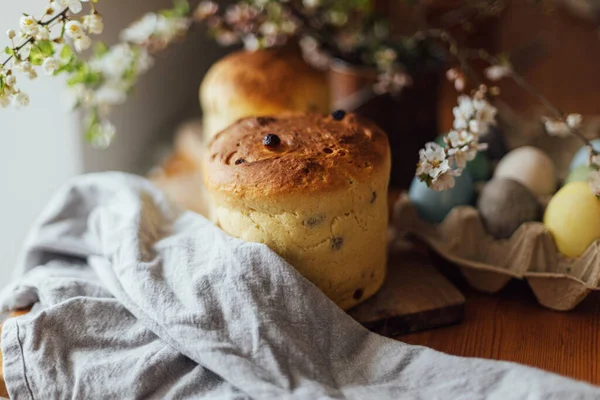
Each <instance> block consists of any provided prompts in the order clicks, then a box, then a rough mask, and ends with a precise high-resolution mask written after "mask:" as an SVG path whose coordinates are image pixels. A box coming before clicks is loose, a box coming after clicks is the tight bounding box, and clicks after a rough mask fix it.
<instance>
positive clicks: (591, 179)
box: [588, 170, 600, 197]
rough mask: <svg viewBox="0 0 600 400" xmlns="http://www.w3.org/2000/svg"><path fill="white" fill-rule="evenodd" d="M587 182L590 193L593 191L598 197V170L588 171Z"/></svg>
mask: <svg viewBox="0 0 600 400" xmlns="http://www.w3.org/2000/svg"><path fill="white" fill-rule="evenodd" d="M588 184H589V185H590V189H591V190H592V193H594V195H595V196H596V197H600V170H592V171H590V172H589V175H588Z"/></svg>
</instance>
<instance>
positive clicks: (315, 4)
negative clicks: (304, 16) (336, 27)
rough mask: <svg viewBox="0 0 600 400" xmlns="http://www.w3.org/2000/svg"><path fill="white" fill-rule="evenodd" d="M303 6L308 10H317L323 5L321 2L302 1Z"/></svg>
mask: <svg viewBox="0 0 600 400" xmlns="http://www.w3.org/2000/svg"><path fill="white" fill-rule="evenodd" d="M302 4H304V7H306V8H316V7H319V6H320V5H321V0H302Z"/></svg>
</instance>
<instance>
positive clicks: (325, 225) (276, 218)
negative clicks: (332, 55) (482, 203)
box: [203, 112, 390, 309]
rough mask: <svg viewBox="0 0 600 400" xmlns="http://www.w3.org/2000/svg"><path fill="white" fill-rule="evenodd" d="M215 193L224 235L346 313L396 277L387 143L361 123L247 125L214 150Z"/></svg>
mask: <svg viewBox="0 0 600 400" xmlns="http://www.w3.org/2000/svg"><path fill="white" fill-rule="evenodd" d="M203 174H204V177H205V178H204V179H205V182H206V187H207V189H208V191H209V193H210V195H211V197H212V198H213V201H212V203H213V206H214V216H215V219H216V222H217V223H218V224H219V225H220V226H221V228H222V229H223V230H225V231H226V232H228V233H229V234H231V235H233V236H237V237H239V238H242V239H244V240H247V241H253V242H261V243H266V244H267V245H268V246H269V247H271V248H272V249H273V250H274V251H275V252H277V253H278V254H279V255H280V256H282V257H283V258H284V259H286V260H287V261H288V262H289V263H290V264H292V265H293V266H294V267H296V269H298V271H300V273H301V274H302V275H304V276H305V277H306V278H308V279H309V280H310V281H312V282H313V283H314V284H315V285H316V286H318V287H319V288H320V289H321V290H322V291H323V292H325V294H327V296H329V297H330V298H331V299H332V300H333V301H334V302H335V303H337V304H338V305H339V306H340V307H342V308H343V309H348V308H350V307H352V306H354V305H356V304H358V303H360V302H362V301H363V300H365V299H367V298H369V297H370V296H372V295H373V294H374V293H375V292H377V290H378V289H379V288H380V287H381V285H382V283H383V281H384V278H385V271H386V232H387V221H388V208H387V189H388V181H389V174H390V149H389V144H388V139H387V136H386V134H385V133H384V132H383V131H382V130H381V129H379V128H378V127H377V126H375V125H374V124H372V123H371V122H369V121H366V120H362V119H359V117H357V116H356V115H353V114H348V115H344V113H343V112H336V113H334V114H332V115H331V116H326V117H323V116H321V115H295V116H285V117H258V118H247V119H243V120H240V121H238V122H237V123H235V124H233V125H231V126H230V127H228V128H227V129H225V130H224V131H221V132H220V133H219V134H217V135H216V136H215V137H214V138H213V140H212V141H211V142H209V143H208V148H207V153H206V160H205V167H204V168H203Z"/></svg>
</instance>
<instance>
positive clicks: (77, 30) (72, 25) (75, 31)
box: [65, 20, 85, 39]
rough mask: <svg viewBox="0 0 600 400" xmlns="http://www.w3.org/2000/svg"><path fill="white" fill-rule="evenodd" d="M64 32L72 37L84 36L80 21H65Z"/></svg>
mask: <svg viewBox="0 0 600 400" xmlns="http://www.w3.org/2000/svg"><path fill="white" fill-rule="evenodd" d="M65 33H66V34H67V36H69V37H70V38H72V39H79V38H81V37H83V36H85V31H84V30H83V25H81V22H79V21H74V20H71V21H69V22H67V24H66V25H65Z"/></svg>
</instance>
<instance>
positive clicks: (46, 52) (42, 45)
mask: <svg viewBox="0 0 600 400" xmlns="http://www.w3.org/2000/svg"><path fill="white" fill-rule="evenodd" d="M36 45H37V48H38V49H40V54H41V55H42V56H44V57H50V56H51V55H52V54H54V43H52V42H51V41H49V40H39V41H37V42H36Z"/></svg>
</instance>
